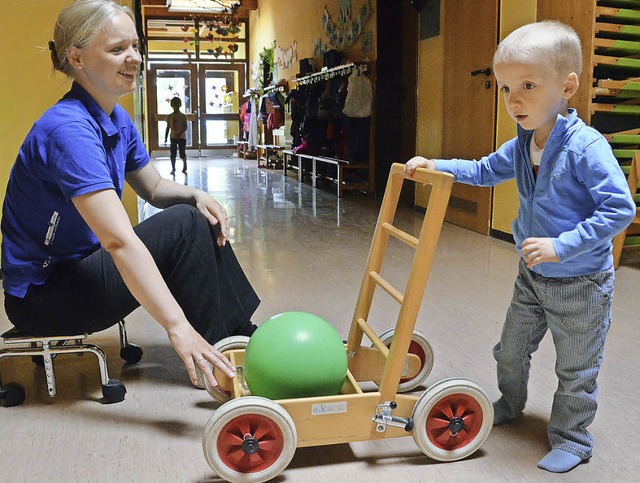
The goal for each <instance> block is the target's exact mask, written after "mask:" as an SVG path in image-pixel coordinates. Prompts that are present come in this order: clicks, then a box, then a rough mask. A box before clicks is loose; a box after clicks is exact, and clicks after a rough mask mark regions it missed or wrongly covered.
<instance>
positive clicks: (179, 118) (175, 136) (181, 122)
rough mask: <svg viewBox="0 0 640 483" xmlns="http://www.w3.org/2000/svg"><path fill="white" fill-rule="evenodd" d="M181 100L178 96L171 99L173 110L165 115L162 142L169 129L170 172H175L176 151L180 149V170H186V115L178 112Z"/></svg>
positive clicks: (165, 139)
mask: <svg viewBox="0 0 640 483" xmlns="http://www.w3.org/2000/svg"><path fill="white" fill-rule="evenodd" d="M181 106H182V101H181V100H180V98H179V97H174V98H173V99H171V107H172V108H173V112H172V113H171V114H169V115H168V116H167V130H166V131H165V133H164V142H165V143H166V142H167V137H169V131H171V174H175V172H176V153H177V151H178V149H180V159H182V172H183V173H186V172H187V150H186V147H187V116H186V115H185V114H184V113H182V112H180V107H181Z"/></svg>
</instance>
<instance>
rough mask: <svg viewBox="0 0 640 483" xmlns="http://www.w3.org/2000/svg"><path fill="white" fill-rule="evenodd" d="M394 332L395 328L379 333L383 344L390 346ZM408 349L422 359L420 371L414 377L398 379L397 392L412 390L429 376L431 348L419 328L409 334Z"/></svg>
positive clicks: (431, 361)
mask: <svg viewBox="0 0 640 483" xmlns="http://www.w3.org/2000/svg"><path fill="white" fill-rule="evenodd" d="M395 334H396V330H395V329H389V330H387V331H386V332H383V333H382V334H381V335H380V340H381V341H382V342H383V344H384V345H386V346H387V347H390V346H391V340H392V339H393V336H394V335H395ZM409 351H410V352H411V353H412V354H415V355H417V356H418V357H420V360H421V361H422V367H421V368H420V372H418V374H416V375H415V377H413V378H411V379H406V380H405V379H400V384H398V391H397V392H409V391H413V390H414V389H415V388H416V387H418V386H420V385H421V384H422V383H423V382H424V381H425V380H426V379H427V377H429V374H431V370H432V369H433V360H434V358H433V349H432V348H431V345H430V344H429V342H428V341H427V337H426V336H425V335H424V334H423V333H422V332H420V331H419V330H414V331H413V334H412V335H411V345H410V346H409ZM412 351H413V352H412ZM376 384H378V382H376Z"/></svg>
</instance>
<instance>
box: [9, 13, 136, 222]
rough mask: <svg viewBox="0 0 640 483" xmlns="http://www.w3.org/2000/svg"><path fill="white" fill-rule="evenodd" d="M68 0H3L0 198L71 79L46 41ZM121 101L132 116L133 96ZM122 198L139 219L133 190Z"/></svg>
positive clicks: (134, 219) (130, 216)
mask: <svg viewBox="0 0 640 483" xmlns="http://www.w3.org/2000/svg"><path fill="white" fill-rule="evenodd" d="M67 3H68V0H46V1H45V0H2V1H0V32H1V34H0V59H2V67H1V68H0V92H2V114H1V115H0V153H2V157H1V158H0V199H4V193H5V190H6V185H7V181H8V179H9V172H10V170H11V166H13V163H14V161H15V158H16V155H17V154H18V150H19V149H20V145H21V144H22V141H23V140H24V138H25V136H26V135H27V133H28V132H29V129H31V126H32V125H33V123H34V122H35V121H36V119H38V118H39V117H40V115H42V113H43V112H44V111H45V110H46V109H48V108H49V107H51V106H52V105H53V104H55V102H56V101H57V100H58V99H60V98H61V97H62V96H63V95H64V93H65V92H67V90H68V89H69V86H70V85H71V83H70V81H69V80H68V79H67V77H66V76H65V75H63V74H61V73H59V72H56V74H55V76H53V74H52V67H51V60H50V56H49V50H48V48H47V42H48V41H49V40H51V39H52V37H53V27H54V22H55V19H56V17H57V15H58V12H59V11H60V10H61V9H62V7H63V6H65V5H66V4H67ZM121 104H122V105H123V106H124V107H125V109H127V110H128V111H129V113H130V114H132V116H133V96H127V97H126V98H123V99H122V102H121ZM124 204H125V208H126V209H127V213H128V214H129V218H130V219H131V221H132V223H137V202H136V197H135V194H134V193H133V192H132V191H131V190H130V189H129V188H128V187H127V189H126V190H125V195H124Z"/></svg>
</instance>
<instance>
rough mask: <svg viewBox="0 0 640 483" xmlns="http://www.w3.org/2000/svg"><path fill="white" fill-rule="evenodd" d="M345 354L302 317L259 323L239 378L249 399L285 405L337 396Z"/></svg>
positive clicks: (326, 330)
mask: <svg viewBox="0 0 640 483" xmlns="http://www.w3.org/2000/svg"><path fill="white" fill-rule="evenodd" d="M346 376H347V353H346V350H345V347H344V343H343V341H342V338H341V337H340V335H339V334H338V332H337V331H336V330H335V329H334V328H333V327H332V326H331V325H330V324H329V323H328V322H326V321H325V320H324V319H322V318H320V317H318V316H317V315H313V314H309V313H307V312H284V313H282V314H278V315H275V316H273V317H271V318H270V319H267V320H266V321H265V322H263V323H262V324H261V325H260V326H259V327H258V329H257V330H256V331H255V332H254V333H253V335H252V336H251V339H249V344H248V345H247V348H246V349H245V353H244V377H245V380H246V382H247V386H248V387H249V390H250V391H251V394H252V395H254V396H262V397H266V398H269V399H290V398H300V397H313V396H330V395H335V394H340V388H341V387H342V384H343V383H344V380H345V378H346Z"/></svg>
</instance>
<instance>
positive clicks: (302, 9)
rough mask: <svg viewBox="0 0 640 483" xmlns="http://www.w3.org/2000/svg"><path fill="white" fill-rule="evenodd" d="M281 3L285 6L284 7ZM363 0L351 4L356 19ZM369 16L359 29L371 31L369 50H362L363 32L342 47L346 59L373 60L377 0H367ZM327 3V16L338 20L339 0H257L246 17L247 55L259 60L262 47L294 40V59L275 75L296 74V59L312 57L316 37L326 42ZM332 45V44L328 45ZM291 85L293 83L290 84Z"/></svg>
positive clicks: (286, 45)
mask: <svg viewBox="0 0 640 483" xmlns="http://www.w3.org/2000/svg"><path fill="white" fill-rule="evenodd" d="M283 4H286V6H284V7H283ZM364 4H365V0H353V1H352V6H351V18H352V19H355V18H357V17H358V15H359V13H360V9H361V8H362V6H363V5H364ZM370 5H371V16H370V17H369V20H368V22H367V23H366V24H365V25H364V26H363V28H362V32H367V31H371V32H372V47H371V51H369V52H366V53H365V52H362V39H363V36H362V35H360V37H359V38H358V39H357V40H356V41H355V43H354V44H353V45H352V46H351V47H348V48H346V49H344V53H345V57H346V59H348V61H349V62H361V61H362V62H365V61H373V60H375V58H376V56H375V46H376V36H375V27H376V0H370ZM325 6H326V7H327V11H328V12H329V16H330V17H331V20H333V22H334V23H336V22H337V21H338V13H339V8H338V7H339V0H304V1H287V2H284V1H283V0H260V2H259V8H258V9H257V10H254V11H252V12H251V14H250V17H249V31H250V32H249V42H250V49H249V59H250V61H251V63H257V62H258V61H259V54H260V52H262V49H263V48H265V47H270V46H271V43H272V42H273V41H274V40H276V39H277V41H278V44H277V46H278V47H281V48H283V49H288V48H289V47H290V46H291V45H292V44H293V42H294V41H295V42H296V46H297V59H296V60H294V61H293V63H292V64H291V66H290V67H289V68H286V69H281V68H279V69H278V79H289V80H290V79H292V78H295V76H296V74H297V73H298V71H299V60H300V59H305V58H309V57H314V55H313V52H314V47H315V43H316V39H321V40H322V42H323V44H328V39H327V36H326V33H325V30H324V24H323V22H322V16H323V13H324V8H325ZM328 48H331V46H328ZM315 67H316V69H318V70H319V69H320V68H321V67H322V59H321V58H320V57H317V58H316V60H315ZM249 86H250V87H255V83H254V81H253V80H251V79H250V80H249ZM291 87H294V86H293V85H291Z"/></svg>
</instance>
